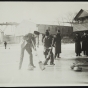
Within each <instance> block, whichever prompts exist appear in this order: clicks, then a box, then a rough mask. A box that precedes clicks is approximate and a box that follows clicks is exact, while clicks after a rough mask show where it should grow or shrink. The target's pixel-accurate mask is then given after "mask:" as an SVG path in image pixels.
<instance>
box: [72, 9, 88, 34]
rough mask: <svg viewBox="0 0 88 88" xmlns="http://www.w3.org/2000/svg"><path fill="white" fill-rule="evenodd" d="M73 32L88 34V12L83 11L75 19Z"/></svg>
mask: <svg viewBox="0 0 88 88" xmlns="http://www.w3.org/2000/svg"><path fill="white" fill-rule="evenodd" d="M73 32H74V33H76V32H79V33H80V34H83V33H84V32H88V10H83V9H81V10H80V11H79V12H78V13H77V15H76V16H75V18H74V23H73Z"/></svg>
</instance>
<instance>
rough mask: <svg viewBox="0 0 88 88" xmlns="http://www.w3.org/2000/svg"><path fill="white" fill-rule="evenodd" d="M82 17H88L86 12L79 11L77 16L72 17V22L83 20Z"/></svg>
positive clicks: (87, 11)
mask: <svg viewBox="0 0 88 88" xmlns="http://www.w3.org/2000/svg"><path fill="white" fill-rule="evenodd" d="M84 17H88V10H83V9H81V10H80V11H79V12H78V13H77V15H76V16H75V17H74V20H77V19H80V18H84Z"/></svg>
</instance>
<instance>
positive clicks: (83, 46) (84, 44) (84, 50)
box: [82, 32, 88, 55]
mask: <svg viewBox="0 0 88 88" xmlns="http://www.w3.org/2000/svg"><path fill="white" fill-rule="evenodd" d="M87 46H88V45H87V34H86V32H84V34H83V36H82V51H83V53H84V55H86V48H87Z"/></svg>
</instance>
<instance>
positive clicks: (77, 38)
mask: <svg viewBox="0 0 88 88" xmlns="http://www.w3.org/2000/svg"><path fill="white" fill-rule="evenodd" d="M74 41H75V53H76V56H80V53H81V36H80V35H79V34H78V33H76V36H75V38H74Z"/></svg>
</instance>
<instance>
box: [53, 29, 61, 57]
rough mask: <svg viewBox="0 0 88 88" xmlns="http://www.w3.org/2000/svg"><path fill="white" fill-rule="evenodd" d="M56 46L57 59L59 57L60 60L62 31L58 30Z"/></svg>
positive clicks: (55, 40)
mask: <svg viewBox="0 0 88 88" xmlns="http://www.w3.org/2000/svg"><path fill="white" fill-rule="evenodd" d="M53 44H54V45H55V58H56V56H58V58H60V53H61V36H60V30H57V34H56V37H55V38H54V43H53Z"/></svg>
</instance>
